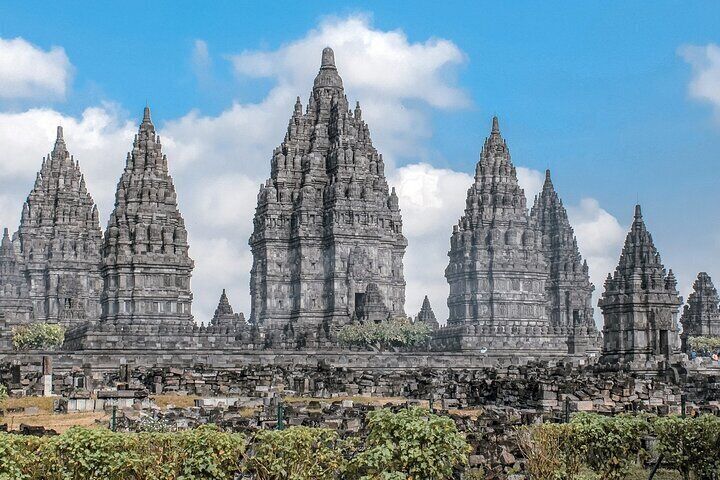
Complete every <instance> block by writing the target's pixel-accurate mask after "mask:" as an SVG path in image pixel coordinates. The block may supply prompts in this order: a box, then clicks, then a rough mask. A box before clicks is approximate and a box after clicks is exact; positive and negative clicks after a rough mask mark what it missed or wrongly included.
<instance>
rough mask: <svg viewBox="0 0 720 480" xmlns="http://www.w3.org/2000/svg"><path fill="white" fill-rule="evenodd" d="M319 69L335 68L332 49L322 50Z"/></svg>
mask: <svg viewBox="0 0 720 480" xmlns="http://www.w3.org/2000/svg"><path fill="white" fill-rule="evenodd" d="M320 68H337V67H335V52H333V49H332V48H330V47H325V48H323V51H322V61H321V63H320Z"/></svg>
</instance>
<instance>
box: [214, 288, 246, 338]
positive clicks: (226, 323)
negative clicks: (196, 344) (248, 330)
mask: <svg viewBox="0 0 720 480" xmlns="http://www.w3.org/2000/svg"><path fill="white" fill-rule="evenodd" d="M210 325H212V326H216V327H234V328H242V327H245V326H246V325H247V324H246V323H245V316H244V315H243V314H242V313H235V312H234V311H233V308H232V306H231V305H230V300H228V297H227V293H225V289H224V288H223V291H222V294H221V295H220V301H219V302H218V306H217V308H216V309H215V315H213V318H212V320H211V321H210Z"/></svg>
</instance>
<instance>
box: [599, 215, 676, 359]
mask: <svg viewBox="0 0 720 480" xmlns="http://www.w3.org/2000/svg"><path fill="white" fill-rule="evenodd" d="M680 303H681V301H680V297H679V296H678V291H677V281H676V280H675V275H673V272H672V270H670V271H669V272H667V273H666V271H665V267H664V266H663V264H662V261H661V259H660V253H659V252H658V251H657V249H656V248H655V244H654V243H653V239H652V236H651V235H650V232H648V230H647V228H646V226H645V222H644V221H643V218H642V212H641V210H640V205H636V206H635V218H634V220H633V223H632V227H631V228H630V232H629V233H628V235H627V237H626V239H625V246H624V247H623V250H622V253H621V254H620V261H619V263H618V266H617V268H616V269H615V273H614V274H613V275H610V274H608V277H607V280H605V291H604V292H603V295H602V298H601V299H600V301H599V302H598V304H599V306H600V309H601V310H602V312H603V317H604V319H605V324H604V327H603V351H602V357H601V360H602V361H603V362H604V363H608V364H614V363H620V364H625V365H627V366H630V367H631V368H633V369H636V370H655V369H657V367H658V365H659V363H658V362H660V363H665V365H667V363H666V362H668V361H672V360H674V359H676V354H677V353H678V352H679V347H680V338H679V336H678V328H677V312H678V308H679V306H680Z"/></svg>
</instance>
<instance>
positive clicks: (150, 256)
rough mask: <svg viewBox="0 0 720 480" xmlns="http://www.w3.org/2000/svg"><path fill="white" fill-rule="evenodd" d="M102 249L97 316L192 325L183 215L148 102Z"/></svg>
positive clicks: (189, 265)
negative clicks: (100, 286)
mask: <svg viewBox="0 0 720 480" xmlns="http://www.w3.org/2000/svg"><path fill="white" fill-rule="evenodd" d="M102 255H103V266H102V274H103V278H104V280H105V282H104V285H105V286H104V290H103V294H102V316H101V319H102V320H103V321H110V322H113V323H124V324H152V325H185V326H192V325H193V317H192V313H191V304H192V293H191V291H190V276H191V273H192V269H193V261H192V260H191V259H190V257H189V255H188V243H187V231H186V230H185V221H184V220H183V217H182V215H181V214H180V211H179V210H178V205H177V194H176V193H175V185H174V184H173V180H172V177H170V173H169V172H168V163H167V157H166V156H165V155H163V153H162V144H161V143H160V137H159V136H157V135H156V134H155V125H153V123H152V119H151V118H150V108H149V107H145V111H144V112H143V120H142V123H141V124H140V127H139V129H138V133H137V135H136V136H135V140H134V142H133V150H132V152H130V153H128V155H127V161H126V165H125V171H124V172H123V174H122V176H121V177H120V181H119V182H118V186H117V192H116V194H115V209H114V210H113V212H112V214H111V215H110V220H109V221H108V228H107V230H106V232H105V241H104V243H103V247H102Z"/></svg>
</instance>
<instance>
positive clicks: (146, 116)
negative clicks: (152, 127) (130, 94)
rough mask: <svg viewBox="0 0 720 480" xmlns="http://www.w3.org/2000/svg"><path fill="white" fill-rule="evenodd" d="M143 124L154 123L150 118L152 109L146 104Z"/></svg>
mask: <svg viewBox="0 0 720 480" xmlns="http://www.w3.org/2000/svg"><path fill="white" fill-rule="evenodd" d="M142 123H152V119H151V118H150V107H149V106H148V105H147V103H146V104H145V109H144V110H143V121H142Z"/></svg>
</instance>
